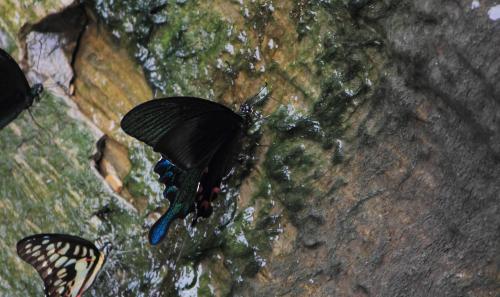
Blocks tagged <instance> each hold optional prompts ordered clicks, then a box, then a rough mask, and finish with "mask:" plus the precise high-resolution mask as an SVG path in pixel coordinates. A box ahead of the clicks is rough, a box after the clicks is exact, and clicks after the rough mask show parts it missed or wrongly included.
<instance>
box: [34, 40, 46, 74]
mask: <svg viewBox="0 0 500 297" xmlns="http://www.w3.org/2000/svg"><path fill="white" fill-rule="evenodd" d="M38 42H39V43H40V51H39V52H38V58H37V60H36V67H35V71H36V72H37V73H38V65H40V57H41V56H42V50H43V46H44V43H43V42H41V41H38Z"/></svg>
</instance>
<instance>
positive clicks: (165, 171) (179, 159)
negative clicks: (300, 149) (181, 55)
mask: <svg viewBox="0 0 500 297" xmlns="http://www.w3.org/2000/svg"><path fill="white" fill-rule="evenodd" d="M265 91H266V92H265V93H263V92H262V91H261V92H260V93H259V94H258V95H257V96H255V97H252V98H251V99H249V100H248V101H247V102H245V103H244V104H243V105H242V106H241V108H240V111H239V112H238V113H235V112H233V111H232V110H231V109H229V108H227V107H225V106H223V105H221V104H218V103H215V102H211V101H208V100H204V99H200V98H196V97H169V98H163V99H154V100H151V101H148V102H145V103H143V104H140V105H138V106H136V107H135V108H133V109H132V110H131V111H129V112H128V113H127V114H126V115H125V117H124V118H123V119H122V121H121V127H122V129H123V130H124V131H125V132H126V133H127V134H129V135H131V136H133V137H135V138H137V139H138V140H141V141H143V142H145V143H146V144H148V145H150V146H152V147H153V149H154V150H155V151H157V152H160V153H161V154H162V156H163V159H162V160H160V162H159V163H158V164H157V166H156V169H155V171H156V172H157V173H159V174H160V181H162V179H164V178H163V176H166V175H173V176H175V179H172V180H164V181H163V183H165V184H166V185H167V188H166V191H167V190H168V189H169V188H170V187H172V186H175V193H174V194H171V198H170V199H169V200H171V203H170V206H169V209H168V210H167V212H166V213H165V214H164V215H163V216H162V217H161V218H160V219H158V221H157V222H156V223H155V224H154V225H153V226H152V227H151V230H150V232H149V242H150V243H151V244H153V245H155V244H158V243H159V242H160V241H161V240H162V239H163V238H164V237H165V235H166V234H167V231H168V227H169V226H170V223H171V222H172V221H173V220H174V219H176V218H184V217H185V216H186V215H188V214H189V213H190V212H192V211H196V216H195V221H194V222H196V219H197V218H198V217H200V216H202V217H208V216H210V214H211V213H212V207H211V204H210V203H211V201H213V199H215V198H216V197H217V194H218V193H219V191H220V184H221V182H222V179H223V178H224V177H225V176H227V175H228V173H229V172H230V170H231V169H232V167H233V165H234V163H235V161H236V157H237V155H238V153H239V152H240V150H241V145H242V143H241V140H242V139H243V137H244V136H245V134H246V132H247V129H248V128H249V127H250V125H251V124H252V122H253V118H254V117H253V116H254V110H253V107H254V105H256V104H260V103H262V102H263V101H264V99H266V98H267V94H268V93H267V88H266V89H265ZM262 94H264V95H262ZM165 160H167V161H168V164H167V163H166V162H165ZM172 166H177V167H179V168H178V169H180V171H179V172H180V173H176V174H175V173H174V172H173V171H172V170H173V169H172V168H174V167H172ZM171 189H174V188H171Z"/></svg>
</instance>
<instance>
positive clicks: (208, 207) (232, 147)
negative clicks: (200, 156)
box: [193, 137, 241, 223]
mask: <svg viewBox="0 0 500 297" xmlns="http://www.w3.org/2000/svg"><path fill="white" fill-rule="evenodd" d="M240 140H241V138H240V137H233V138H231V139H230V140H228V141H227V142H226V143H224V144H223V145H221V148H220V149H219V150H218V151H217V152H216V153H215V154H214V156H213V157H212V159H211V160H210V163H209V165H208V167H207V169H206V172H204V174H203V176H202V177H201V180H200V187H199V192H198V193H197V197H196V218H195V220H194V221H193V222H194V223H196V219H197V218H198V217H205V218H207V217H209V216H210V215H211V214H212V204H211V203H212V201H214V200H215V199H216V198H217V195H218V193H219V191H220V186H221V182H222V179H223V178H224V177H225V176H227V175H228V174H229V172H230V170H231V169H232V168H233V166H234V163H235V161H236V154H237V152H238V151H239V149H240V148H241V141H240Z"/></svg>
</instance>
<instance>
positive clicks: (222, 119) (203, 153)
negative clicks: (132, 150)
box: [121, 97, 243, 169]
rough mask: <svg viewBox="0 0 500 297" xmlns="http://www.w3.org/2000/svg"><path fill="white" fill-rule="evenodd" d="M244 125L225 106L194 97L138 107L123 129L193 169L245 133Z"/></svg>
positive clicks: (178, 98)
mask: <svg viewBox="0 0 500 297" xmlns="http://www.w3.org/2000/svg"><path fill="white" fill-rule="evenodd" d="M242 122H243V119H242V118H241V117H240V116H239V115H238V114H236V113H234V112H233V111H232V110H230V109H229V108H227V107H225V106H223V105H220V104H217V103H214V102H211V101H208V100H204V99H200V98H194V97H170V98H163V99H155V100H151V101H148V102H146V103H143V104H140V105H138V106H136V107H135V108H134V109H132V110H131V111H130V112H128V113H127V114H126V115H125V117H124V118H123V120H122V122H121V126H122V129H123V130H124V131H125V132H126V133H127V134H129V135H131V136H133V137H135V138H137V139H139V140H141V141H143V142H145V143H146V144H148V145H150V146H152V147H153V149H154V150H155V151H157V152H160V153H162V154H164V155H166V156H168V158H169V159H170V160H171V161H172V162H173V163H175V164H176V165H177V166H179V167H181V168H182V169H190V168H193V167H198V166H200V165H202V164H204V163H206V162H207V161H208V160H210V158H211V157H212V156H213V155H214V154H215V152H216V151H217V150H218V149H219V148H220V146H221V145H222V144H223V143H225V142H226V141H227V140H229V139H231V138H232V137H234V136H235V135H236V134H238V133H239V132H240V131H241V128H242Z"/></svg>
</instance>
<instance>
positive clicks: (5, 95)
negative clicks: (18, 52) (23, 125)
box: [0, 49, 32, 129]
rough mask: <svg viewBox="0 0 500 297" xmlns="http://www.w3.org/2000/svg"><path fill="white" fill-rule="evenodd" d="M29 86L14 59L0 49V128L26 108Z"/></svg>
mask: <svg viewBox="0 0 500 297" xmlns="http://www.w3.org/2000/svg"><path fill="white" fill-rule="evenodd" d="M29 98H30V86H29V84H28V81H27V80H26V77H25V76H24V73H23V72H22V70H21V68H19V65H18V64H17V63H16V61H15V60H14V59H13V58H12V57H11V56H10V55H9V54H8V53H7V52H6V51H4V50H2V49H0V129H2V128H3V127H5V126H6V125H7V124H9V123H10V122H11V121H12V120H14V119H15V118H16V117H17V116H18V115H19V113H21V111H23V110H24V109H26V108H28V107H29V106H30V105H31V103H32V100H30V99H29Z"/></svg>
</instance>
